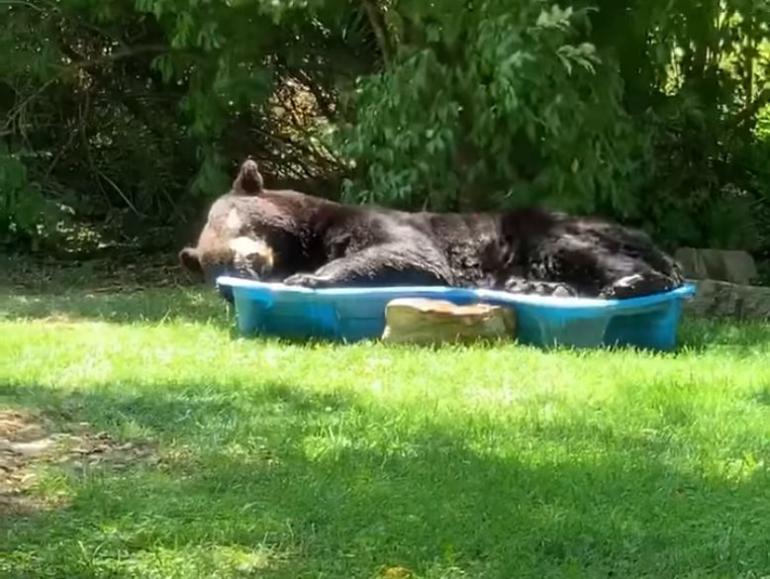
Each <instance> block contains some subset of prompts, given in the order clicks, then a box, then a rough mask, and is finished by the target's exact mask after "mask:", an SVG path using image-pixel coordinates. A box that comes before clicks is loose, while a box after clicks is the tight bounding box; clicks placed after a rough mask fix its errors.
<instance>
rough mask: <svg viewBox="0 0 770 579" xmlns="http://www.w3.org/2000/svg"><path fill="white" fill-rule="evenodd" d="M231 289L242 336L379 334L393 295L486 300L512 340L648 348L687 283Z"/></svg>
mask: <svg viewBox="0 0 770 579" xmlns="http://www.w3.org/2000/svg"><path fill="white" fill-rule="evenodd" d="M217 285H218V286H220V287H229V288H230V289H231V290H232V292H233V298H234V303H235V312H236V316H237V323H238V328H239V330H240V332H241V334H243V335H244V336H254V335H265V336H274V337H281V338H291V339H326V340H341V341H347V342H355V341H358V340H364V339H379V338H380V337H381V336H382V333H383V331H384V329H385V307H386V306H387V304H388V302H390V300H392V299H396V298H405V297H416V298H435V299H443V300H448V301H450V302H453V303H456V304H458V305H466V304H472V303H487V304H493V305H500V306H507V307H510V308H512V309H513V310H514V311H515V313H516V335H515V336H511V338H512V339H513V338H515V339H517V340H518V342H519V343H522V344H529V345H535V346H541V347H549V346H573V347H582V348H585V347H601V346H614V345H626V346H636V347H640V348H648V349H655V350H670V349H672V348H674V347H675V346H676V339H677V332H678V328H679V321H680V319H681V314H682V306H683V302H684V300H685V299H688V298H690V297H691V296H693V295H694V294H695V286H694V285H692V284H686V285H684V286H682V287H680V288H677V289H675V290H672V291H669V292H665V293H659V294H654V295H650V296H644V297H639V298H630V299H624V300H603V299H587V298H563V297H544V296H529V295H519V294H511V293H508V292H502V291H495V290H481V289H479V290H476V289H466V288H453V287H440V286H435V287H434V286H419V287H409V286H406V287H404V286H400V287H374V288H323V289H309V288H303V287H296V286H287V285H283V284H277V283H264V282H258V281H252V280H247V279H240V278H234V277H227V276H225V277H220V278H218V279H217Z"/></svg>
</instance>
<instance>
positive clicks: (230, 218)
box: [225, 209, 245, 239]
mask: <svg viewBox="0 0 770 579" xmlns="http://www.w3.org/2000/svg"><path fill="white" fill-rule="evenodd" d="M242 226H243V221H242V220H241V216H240V215H238V210H237V209H230V212H229V213H228V214H227V219H226V220H225V227H227V228H228V229H230V230H232V231H240V229H241V227H242ZM244 239H245V238H244Z"/></svg>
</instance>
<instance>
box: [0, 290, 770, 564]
mask: <svg viewBox="0 0 770 579" xmlns="http://www.w3.org/2000/svg"><path fill="white" fill-rule="evenodd" d="M682 340H683V343H684V347H683V348H682V349H681V350H680V351H678V352H676V353H672V354H666V355H652V354H649V353H639V352H633V351H615V352H610V351H604V352H601V351H594V352H583V353H577V352H571V351H566V350H565V351H558V352H550V353H546V352H542V351H538V350H535V349H530V348H523V347H517V346H515V345H502V346H496V347H491V346H487V347H481V346H476V347H469V348H449V347H448V348H443V349H435V350H431V349H420V348H409V347H392V346H391V347H386V346H381V345H377V344H361V345H355V346H348V347H343V346H332V345H291V344H280V343H277V342H275V341H262V340H242V339H239V338H238V337H237V336H236V335H235V334H234V332H233V330H232V328H231V321H230V320H229V319H228V317H227V313H226V311H225V309H224V307H223V305H222V304H221V303H220V302H219V301H218V300H217V299H216V298H215V297H214V296H213V295H210V294H208V293H206V292H200V291H197V290H194V289H158V290H149V291H144V292H138V293H128V294H122V295H114V294H94V295H89V294H88V293H87V292H84V291H76V290H73V291H71V292H66V293H62V294H60V295H39V296H37V297H36V296H35V295H32V294H27V295H13V294H12V293H11V292H9V291H6V292H5V293H0V439H2V437H3V432H2V428H3V426H2V425H3V424H4V423H5V429H6V436H7V437H8V436H10V438H13V437H14V436H15V437H16V438H15V439H14V440H16V441H17V442H18V441H19V440H22V438H21V434H19V433H22V434H23V433H27V434H29V433H30V432H37V433H38V434H37V436H36V437H35V436H30V437H29V438H31V439H35V440H37V439H40V437H42V436H44V435H45V436H47V437H48V438H44V443H45V444H44V445H43V446H45V449H44V450H43V451H40V452H39V453H38V454H36V453H35V452H36V451H35V449H34V448H33V449H32V450H31V451H30V454H29V458H28V459H27V458H25V457H24V456H22V457H21V458H19V456H18V449H19V448H22V446H19V445H17V447H15V448H16V449H17V455H16V456H15V459H14V460H16V461H17V463H16V466H8V464H10V463H8V460H10V459H9V458H8V457H9V456H10V454H9V452H8V450H7V448H6V451H5V452H6V454H5V456H6V459H5V460H6V469H5V472H6V474H5V475H4V474H3V473H4V471H3V469H2V468H0V490H2V488H3V487H2V482H1V481H2V479H3V476H6V478H7V479H8V480H10V479H9V477H10V475H9V474H8V473H12V474H13V477H14V478H13V480H14V481H15V482H14V483H13V485H11V486H12V487H13V488H12V489H11V490H8V489H6V492H5V495H2V494H0V499H2V500H0V576H2V577H6V576H7V577H34V578H38V577H57V578H67V579H69V578H74V577H162V578H166V577H180V578H194V577H244V576H255V577H270V578H273V577H275V578H279V577H280V578H287V579H288V578H300V577H319V578H320V577H324V578H373V577H380V576H381V577H390V578H391V579H405V578H407V577H422V578H439V577H445V578H450V577H451V578H460V577H473V578H476V577H495V578H497V577H500V578H514V577H538V578H539V577H624V578H625V577H662V578H671V577H693V578H695V577H697V578H702V577H742V578H747V579H748V578H752V577H756V578H759V577H762V576H768V575H769V574H770V471H769V470H768V467H769V466H770V326H768V325H765V326H761V325H758V324H757V325H742V326H739V325H729V324H715V323H705V322H696V321H689V322H688V323H687V324H686V326H685V327H684V329H683V335H682ZM3 416H4V417H5V418H4V420H5V422H4V423H3ZM14 425H15V426H14ZM8 433H10V435H9V434H8ZM14 433H15V434H14ZM54 443H55V444H54ZM34 444H35V443H34V441H33V446H34ZM46 445H48V446H46ZM38 450H40V449H38ZM22 454H23V453H22ZM3 456H4V455H3V446H2V441H1V440H0V467H1V466H2V464H3V463H2V460H3ZM19 461H21V462H19ZM14 485H15V486H14ZM6 486H8V485H6Z"/></svg>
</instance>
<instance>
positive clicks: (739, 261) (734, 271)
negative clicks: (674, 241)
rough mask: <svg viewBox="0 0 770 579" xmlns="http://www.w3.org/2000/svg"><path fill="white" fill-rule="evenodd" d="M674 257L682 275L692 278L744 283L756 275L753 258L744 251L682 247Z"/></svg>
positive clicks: (747, 282)
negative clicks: (680, 267)
mask: <svg viewBox="0 0 770 579" xmlns="http://www.w3.org/2000/svg"><path fill="white" fill-rule="evenodd" d="M674 259H676V261H678V262H679V264H680V265H681V266H682V270H683V272H684V275H685V276H686V277H689V278H692V279H700V280H705V279H711V280H719V281H727V282H730V283H735V284H744V285H745V284H749V283H750V282H751V281H752V280H754V279H755V278H756V277H757V265H756V263H755V262H754V258H752V257H751V255H749V254H748V253H747V252H745V251H731V250H721V249H697V248H693V247H682V248H679V249H678V250H677V251H676V253H675V254H674Z"/></svg>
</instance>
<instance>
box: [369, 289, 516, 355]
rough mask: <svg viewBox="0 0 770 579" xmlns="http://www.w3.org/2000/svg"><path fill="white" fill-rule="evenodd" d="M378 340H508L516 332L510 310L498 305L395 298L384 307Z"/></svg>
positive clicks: (425, 341) (394, 341) (409, 341)
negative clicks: (383, 325)
mask: <svg viewBox="0 0 770 579" xmlns="http://www.w3.org/2000/svg"><path fill="white" fill-rule="evenodd" d="M385 321H386V326H385V331H384V333H383V335H382V339H383V341H385V342H391V343H404V342H408V343H423V344H427V343H441V342H463V341H472V340H478V339H493V340H494V339H506V338H507V339H511V338H513V337H514V332H515V329H516V318H515V314H514V311H513V310H512V309H510V308H505V307H502V306H493V305H487V304H473V305H466V306H459V305H456V304H453V303H451V302H449V301H445V300H435V299H424V298H399V299H395V300H391V301H390V302H389V303H388V305H387V306H386V308H385Z"/></svg>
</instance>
